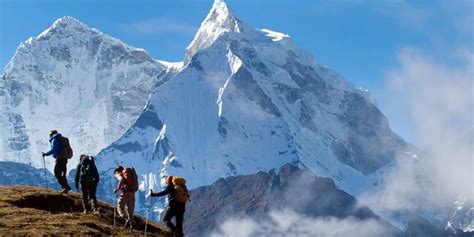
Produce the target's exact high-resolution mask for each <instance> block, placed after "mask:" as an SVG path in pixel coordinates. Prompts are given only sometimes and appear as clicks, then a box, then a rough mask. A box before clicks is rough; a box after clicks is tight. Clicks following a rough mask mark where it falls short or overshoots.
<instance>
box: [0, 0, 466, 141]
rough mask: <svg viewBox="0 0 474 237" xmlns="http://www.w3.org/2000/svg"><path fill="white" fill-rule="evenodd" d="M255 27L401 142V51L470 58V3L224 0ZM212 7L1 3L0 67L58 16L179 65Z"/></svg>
mask: <svg viewBox="0 0 474 237" xmlns="http://www.w3.org/2000/svg"><path fill="white" fill-rule="evenodd" d="M226 2H227V4H228V6H229V7H230V9H231V10H233V11H234V12H235V13H236V14H237V16H238V17H239V18H240V19H241V20H243V21H245V22H247V23H248V24H250V25H252V26H254V27H256V28H268V29H271V30H275V31H280V32H284V33H287V34H289V35H290V36H291V37H292V38H293V40H294V41H295V42H296V43H297V44H298V45H299V46H300V47H301V48H303V49H305V50H307V51H309V52H310V53H311V54H313V55H314V57H315V58H316V60H317V62H318V63H320V64H324V65H327V66H330V67H332V68H333V69H335V70H336V71H338V72H339V73H340V74H342V75H343V76H344V77H345V78H346V79H348V80H350V81H351V82H353V83H354V84H355V85H357V86H362V87H364V88H367V89H369V90H371V91H372V92H373V93H374V95H375V96H376V98H377V100H378V101H379V106H380V108H381V109H382V111H383V112H384V113H385V114H386V115H387V116H388V117H389V119H390V122H391V125H392V127H393V128H394V130H395V131H396V132H398V133H399V134H401V135H402V136H403V137H404V138H406V139H407V140H409V141H410V140H412V134H411V130H410V127H409V125H407V123H408V121H407V118H404V117H403V116H400V114H399V112H396V111H395V110H392V109H391V107H390V104H391V103H393V101H391V102H388V100H392V99H391V98H387V97H388V96H389V93H386V90H387V81H386V80H387V79H386V78H387V76H386V75H387V72H390V71H393V70H400V68H401V67H402V65H400V64H401V62H400V57H399V55H400V53H401V52H403V51H404V49H406V48H410V49H414V50H416V51H417V52H419V53H420V54H422V55H423V56H424V57H422V58H429V59H430V60H433V61H435V62H436V63H439V64H441V65H446V66H447V67H453V68H457V67H465V66H466V65H465V64H466V61H465V59H464V58H463V57H460V55H461V54H463V52H464V53H465V52H467V53H468V54H472V52H474V46H473V25H472V21H473V11H474V3H473V2H474V1H461V0H452V1H448V0H446V1H436V0H430V1H402V0H390V1H389V0H386V1H384V0H380V1H375V0H374V1H369V0H335V1H318V0H314V1H307V0H298V1H294V0H293V1H292V0H285V1H284V0H228V1H226ZM211 5H212V1H210V0H209V1H201V0H187V1H184V0H167V1H164V0H154V1H152V0H150V1H146V0H135V1H125V0H114V1H111V0H103V1H91V0H82V1H72V0H61V1H59V0H57V1H53V0H44V1H34V0H0V66H1V67H2V68H3V67H4V66H5V65H6V63H7V62H8V60H9V59H10V58H11V57H12V55H13V54H14V52H15V49H16V47H17V46H18V44H19V42H21V41H24V40H26V39H28V38H29V37H30V36H36V35H38V34H39V33H40V32H42V31H43V30H45V29H46V28H48V27H49V26H50V25H51V24H52V23H53V22H54V20H56V19H57V18H59V17H62V16H65V15H69V16H73V17H75V18H77V19H79V20H80V21H82V22H84V23H85V24H87V25H89V26H91V27H94V28H97V29H99V30H100V31H102V32H104V33H106V34H109V35H111V36H114V37H116V38H118V39H120V40H122V41H124V42H125V43H127V44H129V45H131V46H135V47H140V48H144V49H146V50H147V51H148V52H149V53H150V54H151V55H152V56H153V57H154V58H156V59H160V60H167V61H180V60H182V59H183V57H184V50H185V48H186V46H187V45H188V43H189V42H190V41H191V40H192V38H193V36H194V33H195V31H196V30H197V29H198V27H199V25H200V23H201V21H202V20H203V19H204V17H205V16H206V14H207V13H208V11H209V8H210V7H211Z"/></svg>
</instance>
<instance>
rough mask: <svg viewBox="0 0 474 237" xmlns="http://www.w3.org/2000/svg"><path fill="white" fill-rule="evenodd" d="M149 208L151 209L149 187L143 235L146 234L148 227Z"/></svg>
mask: <svg viewBox="0 0 474 237" xmlns="http://www.w3.org/2000/svg"><path fill="white" fill-rule="evenodd" d="M150 209H151V189H150V194H149V195H148V210H147V212H146V219H145V236H146V229H147V227H148V217H149V216H150Z"/></svg>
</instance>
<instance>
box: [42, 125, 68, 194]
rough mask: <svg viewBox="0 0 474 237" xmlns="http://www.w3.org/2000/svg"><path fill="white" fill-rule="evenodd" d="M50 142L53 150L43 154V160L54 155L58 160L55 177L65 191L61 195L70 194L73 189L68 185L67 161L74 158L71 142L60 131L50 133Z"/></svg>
mask: <svg viewBox="0 0 474 237" xmlns="http://www.w3.org/2000/svg"><path fill="white" fill-rule="evenodd" d="M49 142H50V145H51V149H50V150H49V151H48V152H42V153H41V155H42V156H43V159H44V157H45V156H50V155H53V157H54V159H56V165H55V166H54V176H55V177H56V179H57V180H58V183H59V184H60V185H61V187H62V188H63V190H62V191H61V193H64V194H66V193H68V192H69V191H70V190H71V187H70V186H69V184H68V183H67V178H66V174H67V160H68V159H70V158H72V149H71V146H70V145H69V140H68V139H67V138H66V137H63V136H62V135H61V134H60V133H58V131H56V130H51V131H50V132H49Z"/></svg>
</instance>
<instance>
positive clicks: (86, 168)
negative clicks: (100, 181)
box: [81, 157, 98, 182]
mask: <svg viewBox="0 0 474 237" xmlns="http://www.w3.org/2000/svg"><path fill="white" fill-rule="evenodd" d="M97 175H98V174H97V168H96V167H95V162H94V157H91V158H90V159H89V157H87V158H85V159H84V160H82V162H81V181H85V182H88V181H97V180H95V178H96V177H97Z"/></svg>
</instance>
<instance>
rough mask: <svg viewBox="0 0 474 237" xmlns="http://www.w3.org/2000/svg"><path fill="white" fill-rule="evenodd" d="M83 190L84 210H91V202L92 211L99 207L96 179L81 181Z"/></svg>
mask: <svg viewBox="0 0 474 237" xmlns="http://www.w3.org/2000/svg"><path fill="white" fill-rule="evenodd" d="M81 190H82V207H84V211H90V210H91V209H90V208H89V204H90V203H91V202H92V204H91V205H92V211H95V210H96V208H97V198H96V196H95V192H96V190H97V182H96V181H81Z"/></svg>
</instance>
